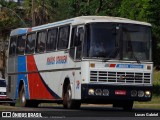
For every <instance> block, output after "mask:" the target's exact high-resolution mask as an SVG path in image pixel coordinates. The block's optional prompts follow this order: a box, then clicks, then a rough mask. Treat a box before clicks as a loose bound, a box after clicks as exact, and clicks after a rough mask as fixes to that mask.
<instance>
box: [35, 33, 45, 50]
mask: <svg viewBox="0 0 160 120" xmlns="http://www.w3.org/2000/svg"><path fill="white" fill-rule="evenodd" d="M45 41H46V31H40V32H38V34H37V48H36V52H37V53H42V52H44V51H45V48H46V47H45V46H46V42H45Z"/></svg>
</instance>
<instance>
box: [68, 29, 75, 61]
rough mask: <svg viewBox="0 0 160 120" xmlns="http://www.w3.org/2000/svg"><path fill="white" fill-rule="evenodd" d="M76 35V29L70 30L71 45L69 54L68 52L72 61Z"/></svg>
mask: <svg viewBox="0 0 160 120" xmlns="http://www.w3.org/2000/svg"><path fill="white" fill-rule="evenodd" d="M76 33H77V27H74V28H72V35H71V44H70V52H69V53H70V56H71V57H72V59H74V54H75V41H76Z"/></svg>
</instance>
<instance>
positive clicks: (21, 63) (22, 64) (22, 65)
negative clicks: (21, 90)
mask: <svg viewBox="0 0 160 120" xmlns="http://www.w3.org/2000/svg"><path fill="white" fill-rule="evenodd" d="M26 71H27V70H26V57H25V56H18V72H26ZM26 76H27V74H18V81H17V85H16V98H18V87H19V84H20V80H23V82H24V84H25V86H24V87H25V94H26V99H29V91H28V81H27V77H26Z"/></svg>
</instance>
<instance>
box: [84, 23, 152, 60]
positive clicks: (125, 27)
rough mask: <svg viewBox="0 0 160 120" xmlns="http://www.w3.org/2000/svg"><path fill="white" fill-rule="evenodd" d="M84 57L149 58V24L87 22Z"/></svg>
mask: <svg viewBox="0 0 160 120" xmlns="http://www.w3.org/2000/svg"><path fill="white" fill-rule="evenodd" d="M86 30H87V33H86V34H87V39H86V41H84V57H89V58H105V59H116V60H136V61H140V60H142V61H150V60H151V30H150V27H149V26H144V25H137V24H136V25H135V24H127V23H91V24H87V26H86Z"/></svg>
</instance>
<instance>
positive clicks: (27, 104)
mask: <svg viewBox="0 0 160 120" xmlns="http://www.w3.org/2000/svg"><path fill="white" fill-rule="evenodd" d="M19 103H20V106H21V107H38V104H39V103H38V102H37V101H32V100H27V99H26V96H25V89H24V86H22V88H21V90H20V92H19Z"/></svg>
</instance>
